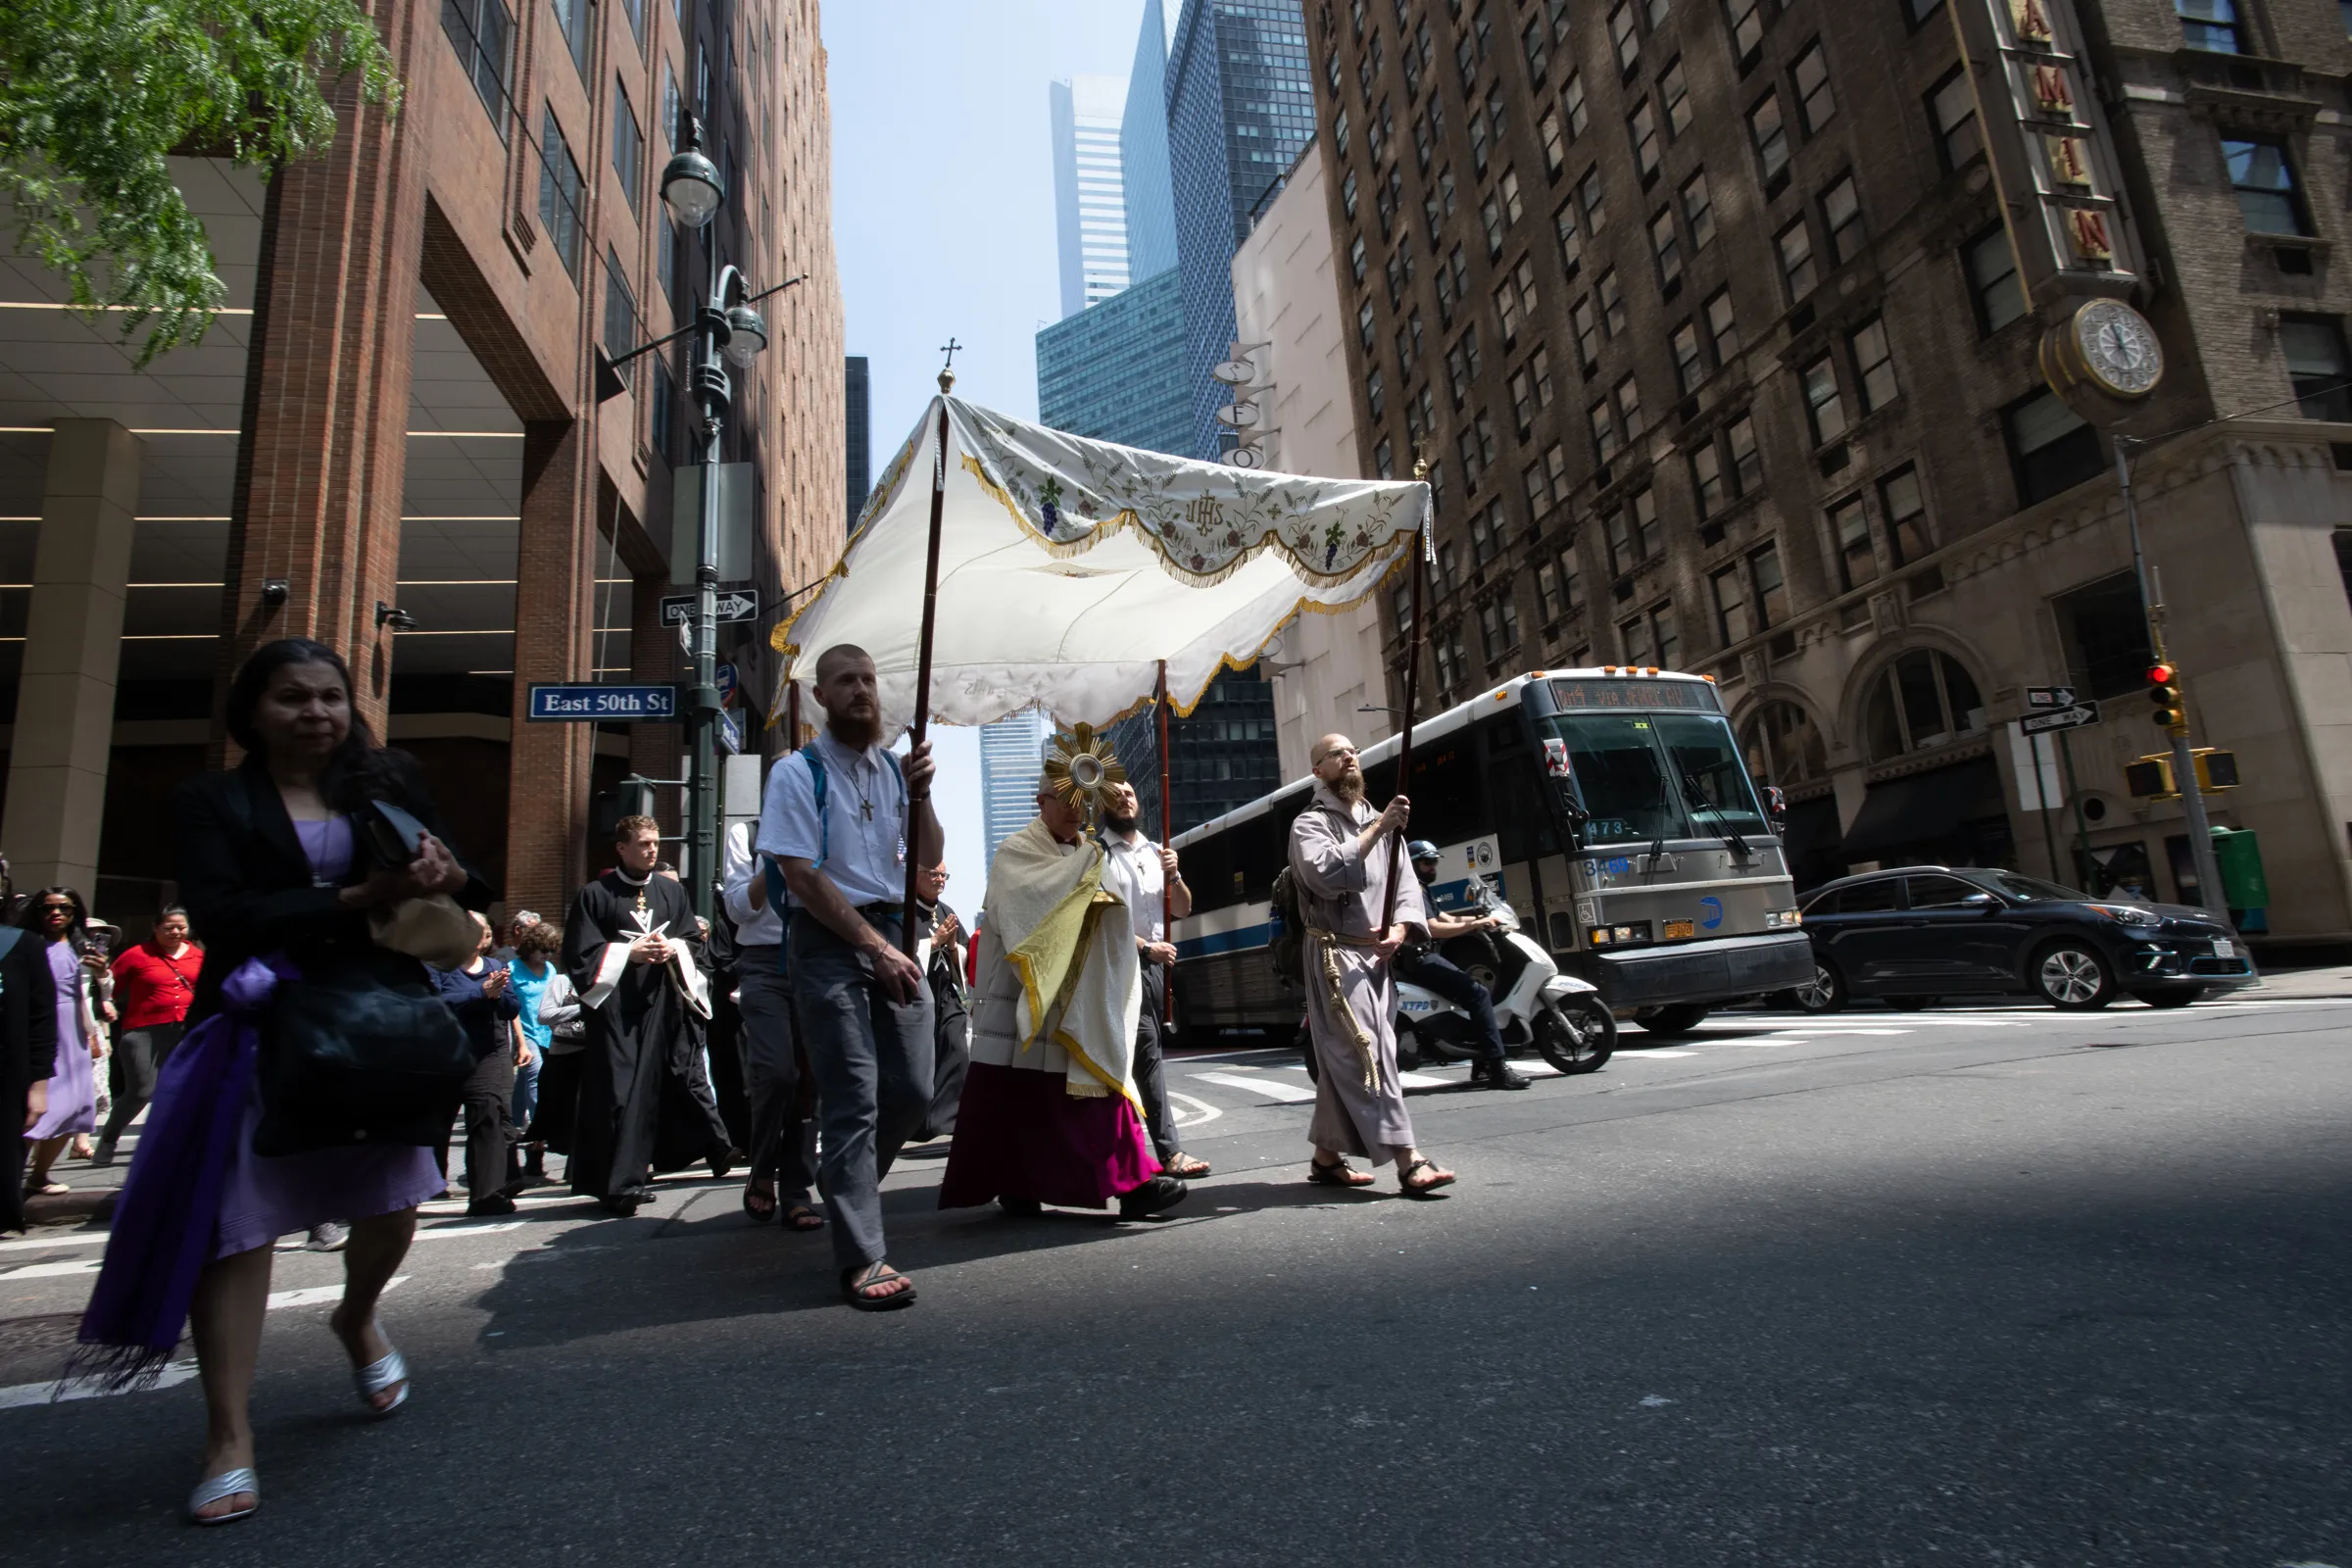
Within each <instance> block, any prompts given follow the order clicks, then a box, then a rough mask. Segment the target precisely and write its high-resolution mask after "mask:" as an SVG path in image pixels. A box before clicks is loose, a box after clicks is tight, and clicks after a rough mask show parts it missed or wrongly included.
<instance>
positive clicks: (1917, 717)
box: [1863, 648, 1985, 762]
mask: <svg viewBox="0 0 2352 1568" xmlns="http://www.w3.org/2000/svg"><path fill="white" fill-rule="evenodd" d="M1984 728H1985V700H1984V699H1983V698H1981V697H1979V696H1978V695H1977V683H1976V681H1975V680H1973V679H1972V678H1970V676H1969V673H1968V671H1967V670H1966V669H1963V668H1962V667H1961V665H1960V662H1959V661H1958V660H1956V659H1954V658H1952V657H1951V656H1950V655H1948V654H1943V653H1939V652H1937V651H1936V650H1935V649H1933V648H1915V649H1913V650H1912V651H1911V652H1910V653H1907V654H1905V655H1903V656H1902V657H1901V658H1900V659H1897V660H1896V661H1895V662H1893V663H1892V664H1889V665H1888V666H1887V671H1886V673H1885V674H1883V675H1881V676H1880V677H1879V679H1878V681H1877V683H1876V684H1875V685H1874V686H1873V687H1872V689H1871V694H1870V702H1869V705H1868V707H1867V709H1866V711H1865V713H1864V717H1863V730H1864V732H1865V734H1866V735H1867V736H1868V738H1869V742H1870V760H1872V761H1874V762H1885V761H1890V760H1893V759H1895V758H1897V757H1904V756H1908V755H1909V754H1911V753H1913V752H1924V751H1928V750H1931V749H1932V748H1935V747H1938V746H1948V745H1950V744H1951V743H1952V742H1954V741H1956V740H1958V739H1959V738H1960V737H1961V736H1963V735H1974V734H1977V733H1979V732H1981V731H1982V730H1983V729H1984Z"/></svg>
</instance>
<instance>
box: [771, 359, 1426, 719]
mask: <svg viewBox="0 0 2352 1568" xmlns="http://www.w3.org/2000/svg"><path fill="white" fill-rule="evenodd" d="M943 406H944V407H945V409H946V411H947V419H948V433H947V453H946V465H945V500H944V505H943V508H942V514H941V516H942V523H941V534H940V553H939V606H938V627H937V633H936V637H935V640H934V653H933V665H932V680H931V708H930V711H931V716H932V717H933V718H936V719H941V720H944V721H946V722H948V723H952V724H986V723H989V722H991V721H992V720H995V719H999V718H1002V717H1004V716H1005V714H1007V713H1010V712H1014V711H1018V710H1020V709H1024V708H1031V707H1037V708H1043V709H1045V710H1046V711H1049V712H1051V713H1052V714H1053V715H1054V717H1056V718H1057V719H1059V720H1061V721H1062V722H1064V723H1079V722H1085V723H1091V724H1098V725H1100V724H1106V723H1108V722H1110V721H1111V720H1112V719H1114V718H1117V717H1119V716H1121V715H1123V714H1125V713H1128V712H1131V711H1135V710H1136V709H1137V708H1139V707H1141V706H1142V705H1143V703H1145V702H1146V701H1148V700H1149V699H1150V697H1151V695H1152V688H1153V684H1154V681H1155V680H1156V678H1157V675H1158V665H1159V662H1160V661H1162V660H1165V661H1166V662H1167V670H1168V695H1169V698H1170V701H1171V702H1172V703H1173V704H1174V705H1175V706H1176V708H1177V709H1178V710H1179V711H1185V712H1190V711H1192V709H1193V707H1194V705H1195V704H1197V703H1198V702H1199V701H1200V700H1201V693H1202V692H1204V691H1206V690H1207V688H1208V683H1209V682H1210V681H1211V680H1213V679H1214V678H1215V677H1216V674H1217V672H1218V671H1219V670H1220V669H1222V668H1224V667H1227V666H1229V665H1231V666H1239V665H1244V664H1247V663H1249V662H1250V661H1251V660H1253V659H1255V658H1256V657H1257V656H1258V654H1259V652H1260V651H1261V650H1263V649H1264V648H1265V646H1266V645H1267V644H1268V643H1269V642H1271V641H1272V640H1273V637H1274V634H1275V633H1276V632H1277V631H1279V630H1280V629H1281V628H1282V626H1283V625H1284V624H1285V623H1286V622H1288V621H1289V620H1290V619H1291V618H1292V616H1294V615H1296V614H1299V613H1301V612H1306V613H1331V612H1336V611H1340V610H1346V609H1348V608H1349V607H1351V606H1353V605H1355V604H1357V603H1359V602H1361V601H1362V600H1363V599H1365V598H1366V597H1367V596H1369V595H1370V594H1371V593H1372V592H1373V591H1374V590H1375V589H1377V588H1378V587H1379V586H1380V583H1381V581H1382V579H1383V578H1385V577H1386V576H1387V575H1388V574H1389V573H1390V572H1391V571H1392V570H1393V569H1395V568H1396V567H1397V565H1398V564H1400V563H1401V562H1403V561H1404V560H1405V559H1406V558H1407V557H1408V556H1409V554H1410V553H1411V551H1412V549H1413V546H1414V539H1415V536H1416V533H1417V530H1418V529H1419V528H1420V526H1421V523H1422V520H1423V517H1424V515H1425V513H1426V511H1427V509H1428V504H1429V487H1428V486H1427V485H1425V484H1421V483H1419V482H1416V481H1398V482H1391V481H1369V480H1361V479H1317V478H1308V477H1304V476H1301V475H1297V474H1285V473H1266V472H1261V471H1257V470H1252V469H1245V468H1229V467H1223V466H1218V465H1216V464H1211V463H1197V462H1193V461H1191V460H1188V459H1184V458H1176V457H1170V456H1168V455H1167V454H1165V453H1161V452H1145V451H1141V450H1138V449H1137V448H1134V447H1122V446H1114V445H1112V444H1111V443H1109V442H1107V441H1089V440H1085V439H1082V438H1080V437H1077V436H1072V435H1065V434H1063V433H1062V432H1060V431H1058V430H1050V429H1047V428H1046V427H1045V426H1043V425H1039V424H1032V423H1029V422H1028V421H1026V420H1022V419H1012V418H1007V417H1005V416H1004V415H1001V414H995V413H991V412H990V411H989V410H987V409H983V408H979V407H976V406H975V405H973V404H970V403H966V402H963V401H962V400H960V399H957V398H953V397H949V398H935V399H933V400H932V403H931V406H930V408H929V409H928V410H927V411H926V412H925V414H924V416H923V419H922V422H921V423H920V424H918V425H917V426H916V427H915V430H914V433H913V434H912V435H911V436H909V437H907V444H906V445H905V446H904V447H902V448H900V450H899V454H898V456H897V457H896V458H894V459H892V460H891V463H890V466H889V467H888V468H886V469H885V470H884V471H883V474H882V478H881V482H880V483H879V484H877V485H876V486H875V488H874V493H873V496H872V498H871V499H870V500H869V501H868V502H867V504H866V508H865V513H864V515H863V516H861V517H860V518H859V519H858V526H857V528H856V530H855V531H854V532H853V533H852V534H851V536H850V542H849V547H848V549H847V550H846V551H845V552H844V553H843V555H842V558H841V561H840V564H837V565H836V566H835V567H834V568H833V572H832V575H831V576H830V577H829V578H828V579H827V580H826V581H825V583H824V585H823V586H822V587H821V588H819V589H818V590H817V591H816V593H815V594H814V595H813V596H812V597H811V598H810V599H809V601H808V603H807V604H806V605H805V606H803V608H802V609H801V611H800V612H799V613H797V614H796V615H794V616H793V617H792V618H791V619H789V620H787V621H785V622H784V623H783V624H781V625H779V626H778V627H777V628H776V630H775V632H774V634H773V642H774V646H775V647H776V649H777V651H778V652H779V653H781V654H782V655H783V656H784V668H785V671H786V674H787V677H788V680H787V681H786V682H779V683H778V687H777V702H776V711H777V712H781V711H782V706H783V700H784V694H785V692H787V691H788V690H789V689H790V685H789V681H800V682H808V681H809V680H811V679H812V677H813V676H814V674H815V668H816V659H817V656H818V655H819V654H821V653H823V652H824V650H826V649H827V648H830V647H833V646H834V645H836V644H839V643H855V644H856V645H858V647H860V648H863V649H864V650H865V651H866V652H867V653H869V654H871V655H872V656H873V660H874V668H875V670H876V672H877V673H878V674H879V675H880V677H881V687H882V691H881V696H882V708H883V716H884V723H885V733H896V732H897V730H898V729H900V728H902V727H904V726H905V725H906V724H907V721H908V719H909V717H910V716H911V714H912V713H913V711H914V684H915V672H916V668H917V661H918V657H919V648H918V643H919V640H920V631H921V620H922V608H923V574H924V558H925V552H926V549H927V546H928V543H929V538H930V521H931V480H932V477H933V474H934V471H935V466H936V465H937V463H938V460H939V417H940V410H941V408H942V407H943ZM808 711H809V712H813V711H814V710H813V709H812V708H811V709H809V710H808ZM771 718H772V715H771Z"/></svg>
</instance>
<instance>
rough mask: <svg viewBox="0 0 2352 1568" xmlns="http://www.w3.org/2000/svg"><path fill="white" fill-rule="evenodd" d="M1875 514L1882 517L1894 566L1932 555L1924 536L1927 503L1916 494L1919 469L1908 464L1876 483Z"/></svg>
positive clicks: (1932, 545) (1932, 548)
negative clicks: (1877, 498)
mask: <svg viewBox="0 0 2352 1568" xmlns="http://www.w3.org/2000/svg"><path fill="white" fill-rule="evenodd" d="M1879 511H1880V513H1881V514H1882V515H1885V517H1886V518H1887V555H1889V556H1891V557H1892V558H1893V560H1894V564H1896V565H1897V566H1907V565H1910V564H1912V563H1913V562H1917V561H1925V560H1926V559H1927V558H1928V557H1929V556H1930V555H1932V554H1934V553H1935V549H1936V541H1935V540H1934V539H1932V538H1930V537H1929V536H1928V503H1927V500H1926V498H1925V497H1924V496H1922V495H1921V494H1920V488H1919V470H1918V469H1917V468H1914V467H1912V466H1910V465H1909V464H1905V465H1904V466H1901V467H1899V468H1897V469H1895V470H1894V472H1892V473H1890V474H1888V475H1887V477H1886V478H1884V479H1881V480H1880V481H1879Z"/></svg>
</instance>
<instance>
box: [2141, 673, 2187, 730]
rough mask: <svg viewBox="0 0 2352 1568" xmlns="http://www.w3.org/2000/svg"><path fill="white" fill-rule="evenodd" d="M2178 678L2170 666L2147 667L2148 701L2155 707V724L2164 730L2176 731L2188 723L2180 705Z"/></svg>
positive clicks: (2178, 675) (2177, 674)
mask: <svg viewBox="0 0 2352 1568" xmlns="http://www.w3.org/2000/svg"><path fill="white" fill-rule="evenodd" d="M2148 701H2149V702H2151V703H2153V704H2154V705H2155V707H2156V711H2155V714H2154V717H2155V719H2156V722H2157V723H2158V724H2159V725H2161V726H2163V727H2164V728H2166V729H2178V728H2179V727H2180V726H2181V725H2182V724H2185V723H2186V722H2187V721H2188V719H2187V715H2186V713H2185V711H2183V710H2182V708H2181V704H2180V671H2179V670H2178V669H2176V668H2174V667H2173V666H2172V665H2171V664H2162V663H2159V664H2150V665H2149V666H2148Z"/></svg>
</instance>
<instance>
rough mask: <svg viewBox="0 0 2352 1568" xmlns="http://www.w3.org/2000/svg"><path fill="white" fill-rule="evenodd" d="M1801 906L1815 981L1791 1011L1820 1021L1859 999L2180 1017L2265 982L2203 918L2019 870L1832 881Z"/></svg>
mask: <svg viewBox="0 0 2352 1568" xmlns="http://www.w3.org/2000/svg"><path fill="white" fill-rule="evenodd" d="M1802 907H1803V910H1804V920H1805V930H1806V932H1807V933H1808V934H1809V935H1810V936H1811V937H1812V939H1813V963H1814V978H1813V984H1812V985H1810V986H1807V987H1804V988H1802V989H1800V990H1799V991H1797V992H1795V993H1794V994H1793V996H1792V998H1791V1000H1793V1001H1794V1002H1795V1003H1796V1005H1798V1006H1800V1007H1803V1008H1804V1009H1805V1010H1806V1011H1808V1012H1826V1011H1829V1010H1831V1009H1832V1008H1835V1007H1838V1006H1842V1005H1844V1004H1845V1003H1846V1001H1847V1000H1848V999H1849V998H1853V997H1861V996H1868V997H1876V998H1879V999H1882V1000H1884V1001H1887V1002H1890V1003H1893V1004H1894V1005H1898V1006H1900V1005H1913V1006H1917V1005H1925V1004H1926V1003H1927V1002H1930V1001H1933V1000H1935V999H1936V998H1938V997H1955V996H1963V995H1972V994H1973V995H1986V994H2009V995H2019V994H2022V995H2025V996H2033V997H2039V998H2041V1000H2042V1001H2044V1002H2047V1003H2049V1004H2050V1005H2052V1006H2055V1007H2064V1008H2066V1009H2068V1010H2070V1011H2081V1010H2085V1009H2088V1008H2092V1007H2104V1006H2105V1005H2107V1004H2108V1003H2110V1002H2113V1001H2114V1000H2115V998H2116V995H2117V993H2119V992H2129V993H2130V994H2131V995H2132V996H2134V997H2137V998H2139V999H2140V1000H2141V1001H2142V1002H2145V1003H2147V1004H2148V1005H2150V1006H2153V1007H2180V1006H2185V1005H2188V1004H2189V1003H2191V1002H2194V1001H2196V1000H2197V998H2199V997H2201V996H2203V995H2205V993H2206V992H2208V991H2211V990H2216V989H2220V988H2228V987H2236V986H2242V985H2250V984H2252V983H2253V980H2254V966H2253V964H2252V963H2251V962H2249V961H2248V960H2247V957H2246V952H2245V947H2244V944H2243V943H2241V942H2239V941H2238V939H2237V933H2236V932H2234V931H2233V930H2231V929H2230V928H2229V926H2228V925H2226V924H2224V923H2223V922H2221V921H2219V920H2216V919H2215V918H2214V917H2213V916H2212V915H2211V914H2209V913H2207V912H2206V911H2205V910H2203V909H2192V908H2188V907H2184V906H2181V905H2178V904H2134V903H2129V902H2123V901H2118V900H2114V899H2094V898H2092V897H2091V896H2090V895H2089V894H2087V893H2082V892H2079V891H2078V890H2076V889H2074V888H2063V887H2059V886H2058V885H2057V884H2055V883H2052V882H2044V881H2042V880H2040V879H2039V878H2037V877H2030V876H2021V875H2019V874H2018V873H2017V872H2015V871H2002V870H1987V869H1980V868H1976V867H1970V868H1966V869H1955V868H1950V867H1946V866H1940V865H1907V866H1904V867H1903V868H1902V869H1900V870H1896V871H1871V872H1867V873H1865V874H1863V875H1861V876H1849V877H1842V878H1840V879H1839V880H1838V881H1836V882H1831V883H1828V884H1825V885H1824V886H1822V887H1821V888H1819V889H1817V890H1815V891H1814V892H1813V893H1811V894H1809V895H1807V896H1806V899H1805V901H1804V904H1803V906H1802Z"/></svg>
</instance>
